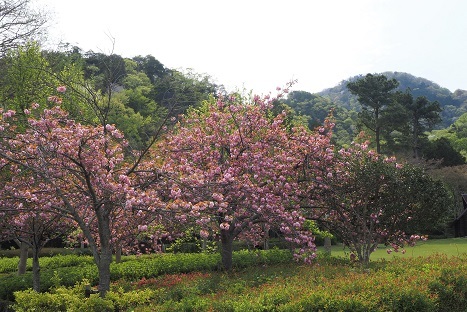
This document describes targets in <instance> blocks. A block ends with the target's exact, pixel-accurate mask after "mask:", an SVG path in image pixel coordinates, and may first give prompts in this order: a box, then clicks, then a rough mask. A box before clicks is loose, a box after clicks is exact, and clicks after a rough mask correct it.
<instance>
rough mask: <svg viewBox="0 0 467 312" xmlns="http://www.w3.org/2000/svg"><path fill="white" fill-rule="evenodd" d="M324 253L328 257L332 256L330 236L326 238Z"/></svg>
mask: <svg viewBox="0 0 467 312" xmlns="http://www.w3.org/2000/svg"><path fill="white" fill-rule="evenodd" d="M324 253H325V254H326V255H328V256H330V255H331V238H330V237H329V236H325V237H324Z"/></svg>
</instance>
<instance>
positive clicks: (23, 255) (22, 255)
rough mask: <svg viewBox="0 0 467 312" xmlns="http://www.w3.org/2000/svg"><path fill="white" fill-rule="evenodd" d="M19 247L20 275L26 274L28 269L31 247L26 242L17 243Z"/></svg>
mask: <svg viewBox="0 0 467 312" xmlns="http://www.w3.org/2000/svg"><path fill="white" fill-rule="evenodd" d="M16 243H17V244H18V245H19V251H20V252H19V262H18V275H23V274H24V273H26V267H27V262H28V250H29V245H28V244H26V243H25V242H20V241H18V242H16Z"/></svg>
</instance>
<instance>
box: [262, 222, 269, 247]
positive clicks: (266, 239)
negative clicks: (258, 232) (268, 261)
mask: <svg viewBox="0 0 467 312" xmlns="http://www.w3.org/2000/svg"><path fill="white" fill-rule="evenodd" d="M263 230H264V241H263V249H264V250H269V226H267V225H264V226H263Z"/></svg>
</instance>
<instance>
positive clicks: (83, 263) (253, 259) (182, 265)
mask: <svg viewBox="0 0 467 312" xmlns="http://www.w3.org/2000/svg"><path fill="white" fill-rule="evenodd" d="M53 258H54V257H51V259H48V258H46V259H42V258H41V259H40V262H41V267H42V270H41V290H43V291H47V290H49V289H50V288H51V287H52V286H54V285H56V284H57V283H59V284H60V285H62V286H73V285H75V284H76V283H78V282H80V281H82V280H83V279H87V280H89V281H90V283H91V284H92V285H96V284H97V283H98V270H97V267H96V266H95V265H94V264H93V263H92V258H91V257H85V256H72V255H68V256H59V257H58V256H57V260H55V261H54V259H53ZM124 258H125V261H123V262H121V263H112V264H111V267H110V272H111V280H113V281H115V280H118V279H126V280H138V279H141V278H143V277H145V278H151V277H156V276H159V275H162V274H170V273H186V272H192V271H212V270H217V269H219V268H220V267H221V266H220V255H219V254H204V253H201V254H181V253H179V254H156V255H149V256H148V255H144V256H140V257H136V256H130V257H124ZM4 260H7V259H1V260H0V264H1V263H2V262H3V261H4ZM291 260H292V254H291V253H290V251H288V250H279V249H271V250H258V251H238V252H234V253H233V264H234V267H237V268H240V267H247V266H252V265H262V264H273V263H274V264H278V263H286V262H290V261H291ZM44 263H45V264H44ZM16 265H17V264H16ZM31 287H32V273H31V272H27V273H26V274H24V275H21V276H18V275H16V274H15V273H10V274H7V275H5V276H2V277H0V299H4V300H11V301H12V300H13V297H14V296H13V292H15V291H18V290H26V289H28V288H31Z"/></svg>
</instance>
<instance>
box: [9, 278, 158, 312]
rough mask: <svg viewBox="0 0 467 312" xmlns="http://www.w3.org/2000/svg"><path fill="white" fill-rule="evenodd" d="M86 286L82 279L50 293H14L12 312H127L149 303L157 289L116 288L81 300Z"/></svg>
mask: <svg viewBox="0 0 467 312" xmlns="http://www.w3.org/2000/svg"><path fill="white" fill-rule="evenodd" d="M88 284H89V281H88V280H83V281H82V282H80V283H77V284H76V285H75V286H73V287H63V286H61V287H57V288H52V289H51V291H50V292H45V293H37V292H35V291H32V290H31V289H28V290H24V291H17V292H15V299H16V303H15V304H14V305H13V308H14V309H15V311H16V312H32V311H54V312H56V311H58V312H60V311H64V312H65V311H67V312H82V311H87V312H101V311H103V312H106V311H109V312H114V311H128V310H131V309H133V308H134V307H136V306H138V305H145V304H149V303H150V302H152V301H153V300H155V299H157V298H158V297H159V296H160V290H151V289H144V290H135V291H131V292H126V293H124V292H123V290H121V289H117V290H113V291H109V292H108V293H107V296H106V297H105V298H100V297H99V295H98V294H92V295H91V296H90V297H89V298H85V295H84V290H85V287H86V286H87V285H88Z"/></svg>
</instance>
